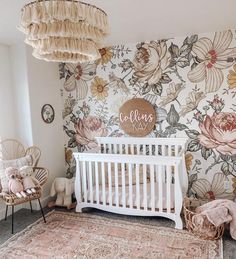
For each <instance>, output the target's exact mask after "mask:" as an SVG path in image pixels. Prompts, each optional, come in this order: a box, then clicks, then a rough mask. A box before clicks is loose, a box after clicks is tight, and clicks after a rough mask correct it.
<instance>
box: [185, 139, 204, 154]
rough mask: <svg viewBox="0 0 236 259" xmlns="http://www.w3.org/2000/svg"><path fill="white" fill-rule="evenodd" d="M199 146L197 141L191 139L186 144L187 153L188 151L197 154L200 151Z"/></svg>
mask: <svg viewBox="0 0 236 259" xmlns="http://www.w3.org/2000/svg"><path fill="white" fill-rule="evenodd" d="M201 147H202V146H201V145H200V143H199V142H198V140H197V139H193V140H191V141H190V142H189V143H188V148H187V151H190V152H197V151H198V150H200V149H201Z"/></svg>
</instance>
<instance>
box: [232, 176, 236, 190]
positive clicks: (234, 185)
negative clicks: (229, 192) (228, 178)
mask: <svg viewBox="0 0 236 259" xmlns="http://www.w3.org/2000/svg"><path fill="white" fill-rule="evenodd" d="M232 182H233V183H232V187H233V193H234V194H236V178H235V177H234V178H232Z"/></svg>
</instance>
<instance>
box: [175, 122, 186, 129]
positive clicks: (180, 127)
mask: <svg viewBox="0 0 236 259" xmlns="http://www.w3.org/2000/svg"><path fill="white" fill-rule="evenodd" d="M175 128H176V129H177V130H180V131H181V130H185V129H187V128H188V127H187V126H186V125H184V124H181V123H177V124H176V125H175Z"/></svg>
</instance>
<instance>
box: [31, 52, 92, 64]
mask: <svg viewBox="0 0 236 259" xmlns="http://www.w3.org/2000/svg"><path fill="white" fill-rule="evenodd" d="M33 56H34V57H35V58H38V59H42V60H45V61H53V62H65V60H66V62H68V63H78V60H79V62H81V63H83V62H89V61H93V60H94V59H93V58H91V57H89V56H86V55H82V54H75V53H68V52H57V51H56V52H54V53H51V54H44V55H43V54H40V53H38V50H37V49H34V50H33Z"/></svg>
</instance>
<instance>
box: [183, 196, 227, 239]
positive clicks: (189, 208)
mask: <svg viewBox="0 0 236 259" xmlns="http://www.w3.org/2000/svg"><path fill="white" fill-rule="evenodd" d="M207 202H209V200H198V199H192V198H187V197H186V198H185V199H184V206H183V207H184V218H185V222H186V228H187V229H188V231H190V232H191V233H193V234H194V235H196V236H198V237H199V238H202V239H205V240H217V239H219V238H221V237H222V235H223V233H224V228H225V226H224V224H222V225H220V226H218V227H216V226H214V225H213V224H212V223H210V222H209V221H208V219H207V217H204V222H203V228H202V229H199V228H196V227H195V226H194V224H193V221H192V218H193V216H194V215H196V214H197V213H196V212H195V209H196V208H197V207H199V206H201V205H203V204H205V203H207Z"/></svg>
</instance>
